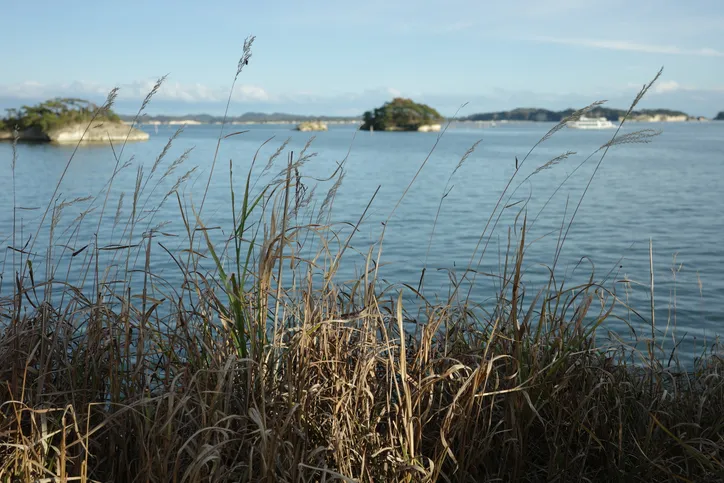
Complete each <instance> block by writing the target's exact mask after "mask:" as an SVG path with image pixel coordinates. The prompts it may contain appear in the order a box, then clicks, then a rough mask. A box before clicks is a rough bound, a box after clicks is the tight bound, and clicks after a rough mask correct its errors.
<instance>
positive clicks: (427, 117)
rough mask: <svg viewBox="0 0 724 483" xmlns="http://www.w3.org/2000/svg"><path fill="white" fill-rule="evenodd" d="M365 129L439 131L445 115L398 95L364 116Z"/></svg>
mask: <svg viewBox="0 0 724 483" xmlns="http://www.w3.org/2000/svg"><path fill="white" fill-rule="evenodd" d="M362 121H363V123H362V126H360V129H361V130H363V131H420V132H430V131H439V130H440V123H442V121H443V117H442V116H441V115H440V113H439V112H437V111H436V110H435V109H433V108H432V107H430V106H427V105H425V104H418V103H416V102H413V101H412V100H410V99H403V98H401V97H397V98H395V99H393V100H392V101H391V102H386V103H385V104H384V105H383V106H382V107H378V108H377V109H375V110H374V111H367V112H365V113H364V115H363V116H362Z"/></svg>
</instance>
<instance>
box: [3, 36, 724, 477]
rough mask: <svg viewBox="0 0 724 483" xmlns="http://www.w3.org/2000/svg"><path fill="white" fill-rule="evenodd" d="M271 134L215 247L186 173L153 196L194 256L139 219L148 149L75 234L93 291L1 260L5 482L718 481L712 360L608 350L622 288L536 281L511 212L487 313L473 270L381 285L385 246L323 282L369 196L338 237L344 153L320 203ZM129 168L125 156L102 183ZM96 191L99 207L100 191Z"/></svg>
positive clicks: (716, 366)
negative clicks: (257, 174) (176, 221)
mask: <svg viewBox="0 0 724 483" xmlns="http://www.w3.org/2000/svg"><path fill="white" fill-rule="evenodd" d="M249 46H250V42H249ZM246 58H247V62H244V64H243V65H246V64H247V63H248V56H247V57H246ZM240 65H241V63H240ZM240 69H241V68H240ZM237 75H238V73H237ZM145 104H146V103H145V102H144V106H145ZM554 129H556V128H554ZM232 135H234V134H226V135H225V134H224V132H223V131H222V132H221V133H220V135H219V143H221V142H222V141H223V139H226V138H227V137H229V136H232ZM546 136H548V135H546ZM175 138H176V135H174V137H172V138H171V139H170V140H169V146H170V144H171V143H172V142H173V141H174V139H175ZM544 139H546V138H544ZM285 146H286V144H283V145H282V146H281V147H280V148H279V150H277V152H276V153H275V154H274V155H273V156H272V158H271V159H270V160H269V161H268V163H267V164H266V165H265V166H264V168H263V170H262V171H263V173H271V172H273V171H272V170H273V169H274V168H275V166H276V167H277V169H278V175H277V176H276V177H274V178H273V180H272V181H271V182H269V183H268V184H266V185H265V186H264V187H263V188H261V189H259V188H258V187H257V185H256V182H255V180H254V179H252V171H253V168H254V166H255V164H256V162H257V159H256V156H255V157H254V159H253V161H252V167H251V168H250V169H249V172H248V173H249V174H247V175H246V177H245V181H244V183H243V188H242V189H240V190H238V192H237V189H236V188H234V187H235V186H237V187H238V186H239V185H237V184H236V183H235V182H234V176H233V163H230V165H229V175H230V181H231V182H230V189H231V200H232V201H231V206H230V209H229V218H230V223H229V226H227V227H226V230H225V237H223V238H222V239H221V240H219V237H214V236H213V233H212V230H211V228H208V227H206V226H204V224H203V221H202V220H203V206H198V207H195V206H193V205H187V204H185V203H184V200H183V199H182V197H181V196H180V194H179V193H178V190H179V187H180V186H181V185H182V184H183V183H184V182H185V181H186V180H187V179H189V173H190V172H193V169H192V170H190V171H188V172H187V174H186V175H183V176H181V177H180V178H179V180H178V182H177V183H176V184H175V185H174V186H173V188H172V190H171V191H169V192H168V193H166V194H165V196H163V202H168V200H171V201H175V202H177V203H178V205H179V214H180V217H181V219H182V220H183V231H184V233H183V235H184V236H185V239H186V242H187V243H188V245H187V246H186V248H185V249H184V250H180V251H178V252H175V251H171V250H169V249H168V248H167V247H166V245H165V244H164V242H163V241H162V240H163V237H164V236H165V235H164V234H163V233H162V231H161V230H160V229H159V228H158V225H156V226H154V224H153V223H154V222H153V219H152V218H151V219H149V218H144V216H145V215H144V214H145V213H149V210H147V209H146V208H147V207H146V202H147V201H148V200H149V199H150V194H151V193H153V191H154V190H156V189H157V187H158V186H159V181H155V178H153V176H154V172H156V173H160V172H161V171H159V170H161V169H163V168H162V167H161V166H162V165H163V163H166V161H165V160H164V159H163V158H164V155H165V154H166V153H167V152H168V149H164V151H163V153H162V155H160V156H159V158H158V159H157V160H155V162H154V164H153V169H151V170H150V171H149V173H148V174H144V171H143V170H142V169H140V168H139V170H138V176H137V182H136V189H135V191H134V192H133V193H132V194H131V195H130V196H129V198H130V199H131V201H130V202H129V203H131V204H132V210H131V214H130V215H129V216H128V218H127V220H126V221H125V223H124V221H123V218H124V217H123V216H121V215H120V213H121V206H122V205H121V203H122V199H123V198H121V200H119V203H118V209H117V212H116V213H115V218H114V223H113V229H114V230H116V229H117V230H118V232H120V233H121V235H120V236H119V240H118V243H116V244H114V245H112V246H98V245H97V244H93V243H91V244H90V245H87V246H85V247H78V246H74V247H73V248H74V251H73V257H74V259H77V260H81V261H82V262H79V263H81V264H82V272H83V273H86V274H88V276H87V277H84V279H86V280H90V282H86V285H83V284H82V283H80V282H79V283H73V281H72V280H70V279H69V280H65V281H63V279H62V277H59V276H56V277H52V276H49V277H48V278H47V280H44V281H42V280H40V279H39V277H38V275H37V274H35V273H34V271H33V270H34V269H33V267H34V266H35V265H37V263H36V264H35V265H34V264H33V263H31V262H32V258H31V257H32V255H30V254H31V253H32V252H33V249H32V246H30V247H21V248H19V249H17V250H14V251H13V253H14V254H15V255H16V256H17V258H16V259H15V260H14V262H13V273H14V274H15V277H14V283H13V285H12V293H11V294H4V295H3V297H2V298H1V299H0V324H2V332H1V333H0V381H2V384H0V481H76V480H78V481H118V482H122V481H178V482H181V481H189V482H191V481H193V482H196V481H210V482H211V481H214V482H219V481H229V482H231V481H234V482H235V481H264V482H270V481H290V482H292V481H293V482H308V481H309V482H311V481H407V482H412V481H430V482H432V481H461V482H473V481H602V480H611V481H622V482H623V481H626V482H628V481H720V480H721V478H722V476H723V475H724V464H723V463H722V461H723V459H724V439H723V437H722V435H723V434H724V433H723V430H724V381H723V380H722V370H724V364H723V363H722V361H721V359H719V358H718V357H717V356H716V354H715V353H714V352H712V353H711V354H707V355H706V356H705V357H702V358H701V359H699V360H697V361H696V364H695V366H694V367H693V368H691V369H690V370H683V369H682V368H681V367H680V366H679V365H677V364H674V365H673V366H671V365H669V364H667V363H666V362H665V361H664V360H662V359H661V358H659V357H650V356H651V355H653V354H658V349H657V340H656V339H655V333H654V336H652V339H651V340H650V341H648V342H649V345H648V347H649V353H646V354H644V353H640V352H638V351H636V350H635V349H633V348H631V347H630V346H626V345H624V344H623V343H620V344H615V345H612V346H600V345H599V344H598V343H597V331H599V330H600V328H601V327H602V326H604V325H605V323H606V320H607V319H609V318H610V317H612V316H613V315H612V314H613V307H614V305H615V304H617V303H621V301H620V300H619V299H618V297H617V296H616V293H615V292H614V291H612V290H610V289H607V288H606V287H605V286H604V285H602V284H599V283H596V282H595V281H593V280H591V281H589V282H588V283H586V284H583V285H579V286H571V287H567V286H564V285H563V283H562V282H561V281H559V280H557V279H556V278H555V276H554V274H555V270H554V269H552V270H551V278H550V282H549V284H548V285H547V286H546V287H544V288H542V289H541V290H540V291H539V292H538V293H535V294H530V293H528V290H527V287H526V285H525V283H524V276H523V275H524V274H523V271H524V270H523V266H524V265H523V262H524V260H525V259H526V247H527V245H526V240H525V235H526V233H527V231H528V229H529V224H528V223H529V222H528V220H527V214H526V212H525V210H524V209H521V211H520V218H519V222H517V223H516V226H515V227H514V228H516V230H515V231H511V232H510V233H511V235H510V237H509V240H510V242H509V250H508V253H507V256H506V257H505V262H504V263H503V265H502V269H501V273H500V274H499V275H498V277H499V280H500V283H499V288H498V290H497V292H496V293H494V294H486V295H494V304H493V307H492V309H491V308H489V307H487V308H486V310H482V308H481V304H479V303H476V302H475V301H474V300H470V297H463V296H460V294H461V293H462V290H463V289H464V287H465V285H464V280H465V279H466V277H469V276H470V275H469V274H470V273H472V271H470V270H466V271H465V272H464V273H463V274H462V277H460V278H456V277H451V286H450V291H449V296H448V297H447V298H445V299H442V300H441V301H432V300H429V299H427V298H425V296H424V294H423V293H422V292H417V291H416V290H414V289H413V288H411V287H407V286H405V285H402V284H393V285H388V284H383V283H382V280H383V279H382V275H381V272H380V270H382V269H381V268H380V263H379V258H380V253H379V252H377V253H375V249H378V250H381V249H380V248H379V245H378V246H377V247H373V248H372V249H371V250H370V251H369V252H368V253H367V255H366V256H365V257H364V260H365V270H364V271H363V273H362V275H361V276H359V277H358V278H356V279H354V280H351V281H346V282H341V281H338V278H339V277H338V276H337V275H338V274H337V271H338V269H339V267H341V266H343V264H344V263H346V260H347V259H348V257H349V256H350V255H346V254H347V253H348V252H351V251H352V250H348V248H349V247H350V246H351V242H352V240H353V235H354V233H356V229H357V227H358V226H359V225H360V223H362V220H363V219H364V217H365V213H366V210H365V211H364V212H363V214H362V216H361V217H360V221H359V222H358V223H357V224H356V226H355V229H354V230H353V231H352V232H349V230H347V231H344V229H343V228H341V227H340V226H338V225H334V224H331V223H327V222H325V220H327V219H329V218H330V216H331V215H330V213H329V210H330V209H331V206H332V204H333V199H334V196H335V195H336V192H337V189H338V188H339V186H340V183H341V182H342V179H343V177H344V170H345V165H344V162H343V163H342V164H341V165H340V167H339V168H338V169H337V170H336V171H335V173H334V174H333V176H332V178H331V180H332V186H331V188H330V189H329V191H328V192H327V194H326V197H325V198H324V201H323V203H322V204H321V206H322V210H320V212H317V213H313V212H312V208H313V207H314V206H315V205H314V201H313V200H314V195H313V193H314V190H313V189H308V187H307V186H306V185H305V183H307V182H308V180H307V178H305V177H304V176H302V175H301V174H300V170H302V169H303V166H304V163H305V162H306V161H308V160H309V159H310V157H311V155H309V154H306V148H305V151H304V152H302V153H300V154H299V155H298V156H296V157H294V155H293V154H290V156H289V159H288V162H287V163H283V164H282V165H281V166H279V163H280V160H281V159H282V157H281V156H280V153H281V152H282V150H283V149H284V147H285ZM604 148H605V147H602V149H604ZM472 149H474V147H473V148H471V151H470V152H472ZM118 151H119V152H122V148H121V149H120V150H118ZM599 151H600V150H599ZM603 152H604V153H605V150H604V151H603ZM604 155H605V154H604ZM466 156H467V155H466ZM187 157H188V152H186V153H184V155H183V156H182V158H183V159H181V158H179V159H177V160H176V161H172V162H170V163H169V166H168V168H166V173H168V172H169V170H171V169H172V168H173V169H177V168H178V167H179V166H180V164H181V163H182V162H184V161H185V160H186V158H187ZM601 160H603V157H601ZM71 161H72V158H71V160H70V161H69V163H70V162H71ZM426 161H427V160H425V161H423V166H424V163H425V162H426ZM463 161H464V159H463ZM525 161H526V160H525V159H523V161H522V162H521V163H520V166H522V165H523V164H524V163H525ZM461 162H462V161H461ZM599 163H600V161H599ZM553 164H554V163H552V164H551V166H553ZM126 166H127V163H126V162H124V161H123V160H122V159H120V158H118V159H117V167H116V169H114V171H113V173H112V174H111V176H110V180H109V183H108V184H107V185H106V186H107V190H108V191H110V189H111V186H112V184H113V179H114V177H115V176H116V174H117V172H118V171H119V170H120V169H123V168H124V167H126ZM459 167H460V165H458V167H456V168H455V169H456V170H457V169H459ZM421 169H422V167H421ZM418 174H419V171H418ZM516 174H517V172H516ZM164 176H165V175H164ZM415 176H417V174H416V175H415ZM513 177H515V175H514V176H513ZM512 181H513V180H512V179H511V183H509V184H508V185H507V187H505V188H504V190H503V193H502V194H501V197H500V200H501V201H500V202H499V204H498V206H497V207H496V208H495V210H494V213H493V214H491V217H490V222H489V224H488V226H486V228H485V231H484V232H483V233H482V234H481V238H480V240H481V242H480V244H479V245H480V247H481V252H480V253H478V254H473V255H472V257H473V258H474V257H476V256H477V255H479V256H482V255H483V253H484V251H485V247H486V246H487V240H488V239H489V236H490V234H491V233H492V230H493V229H494V227H495V225H496V224H497V222H498V220H500V217H499V216H500V213H501V212H502V210H504V209H508V208H506V207H507V206H510V205H509V204H508V203H504V202H503V201H504V199H506V197H507V196H509V193H508V187H510V186H511V185H512ZM413 182H414V180H413ZM147 187H148V189H149V190H150V192H151V193H146V188H147ZM445 192H446V193H447V192H448V190H447V188H446V189H445ZM162 195H163V193H162ZM403 196H404V195H403ZM443 196H446V195H443ZM96 201H98V202H100V203H102V210H105V207H106V204H107V202H108V197H107V193H101V194H99V195H98V197H97V198H95V199H94V200H92V201H90V202H91V203H95V202H96ZM51 203H52V202H51ZM370 203H371V202H370ZM202 204H203V201H202ZM368 207H369V205H368ZM49 209H50V208H49ZM517 209H520V207H518V208H517ZM325 210H327V211H325ZM151 211H153V210H151ZM55 215H56V213H55V210H54V211H53V216H52V217H51V219H52V221H51V231H52V229H53V228H54V227H55V226H56V223H57V222H56V219H57V217H56V216H55ZM58 216H59V215H58ZM101 218H102V215H101ZM110 218H111V217H107V219H110ZM305 220H310V221H305ZM78 223H83V219H82V218H81V219H80V220H79V221H78ZM98 223H99V225H100V223H101V222H100V220H99V222H98ZM108 223H110V222H108ZM489 228H490V230H491V231H488V230H489ZM563 228H564V227H562V229H561V231H562V233H561V237H560V238H561V241H560V242H559V247H558V250H557V254H558V253H559V251H560V249H562V245H563V241H564V240H565V236H563ZM71 231H72V230H71ZM566 232H567V230H566ZM310 240H311V241H310ZM314 240H316V242H314ZM71 242H72V243H71ZM71 242H69V243H68V244H69V245H70V244H73V245H75V244H77V240H75V239H74V240H71ZM380 242H381V240H380ZM51 243H54V242H53V240H52V236H51ZM108 250H111V252H110V253H113V257H112V260H111V262H109V263H107V266H101V264H100V261H101V260H104V258H103V257H102V253H104V252H105V253H108ZM49 253H50V250H49ZM557 254H556V255H557ZM345 255H346V256H345ZM49 257H50V255H49ZM73 257H72V258H73ZM155 257H168V258H170V259H171V260H173V262H174V263H175V265H176V266H177V267H178V276H179V278H180V279H181V280H183V283H181V284H180V285H178V286H171V285H170V283H166V282H165V281H164V279H163V278H162V277H161V274H154V273H152V271H151V268H150V267H151V266H152V264H151V261H152V260H153V259H154V258H155ZM473 258H471V263H472V259H473ZM135 260H138V262H136V261H135ZM556 261H557V257H556ZM48 264H49V266H50V265H51V264H52V260H50V259H49V260H48ZM468 281H470V280H468ZM421 285H422V282H421ZM405 293H408V294H415V293H417V295H419V298H418V300H419V304H418V305H416V306H412V305H406V303H405V302H404V300H405V298H404V294H405Z"/></svg>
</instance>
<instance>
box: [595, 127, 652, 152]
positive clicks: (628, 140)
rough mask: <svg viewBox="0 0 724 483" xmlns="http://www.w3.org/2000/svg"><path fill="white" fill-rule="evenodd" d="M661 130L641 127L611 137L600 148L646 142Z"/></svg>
mask: <svg viewBox="0 0 724 483" xmlns="http://www.w3.org/2000/svg"><path fill="white" fill-rule="evenodd" d="M662 132H663V131H661V130H656V129H641V130H638V131H634V132H629V133H626V134H623V135H621V136H617V137H614V138H612V139H611V140H610V141H608V142H607V143H606V144H604V145H602V146H601V147H600V148H599V150H600V149H606V148H609V147H612V146H619V145H621V144H648V143H650V142H651V141H653V140H654V138H655V137H657V136H659V135H660V134H661V133H662Z"/></svg>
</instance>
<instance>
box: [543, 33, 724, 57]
mask: <svg viewBox="0 0 724 483" xmlns="http://www.w3.org/2000/svg"><path fill="white" fill-rule="evenodd" d="M530 40H533V41H536V42H547V43H552V44H564V45H575V46H579V47H591V48H597V49H606V50H623V51H629V52H643V53H647V54H666V55H693V56H700V57H724V52H722V51H720V50H716V49H712V48H708V47H703V48H699V49H684V48H679V47H675V46H671V45H653V44H640V43H636V42H628V41H625V40H597V39H581V38H559V37H547V36H540V37H533V38H531V39H530Z"/></svg>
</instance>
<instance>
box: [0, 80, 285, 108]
mask: <svg viewBox="0 0 724 483" xmlns="http://www.w3.org/2000/svg"><path fill="white" fill-rule="evenodd" d="M155 83H156V81H155V80H152V79H146V80H139V81H134V82H130V83H126V84H121V85H119V86H118V87H119V88H120V90H119V91H118V98H119V99H123V100H129V101H133V100H138V101H141V100H142V99H143V98H145V97H146V95H147V94H148V93H149V92H150V91H151V89H153V86H154V84H155ZM112 87H113V86H108V85H102V84H98V83H94V82H83V81H75V82H70V83H59V84H43V83H40V82H37V81H25V82H19V83H16V84H6V85H0V96H2V97H9V98H15V99H21V100H28V99H33V100H37V99H47V98H51V97H83V98H90V99H94V100H97V99H99V98H104V97H105V96H106V95H107V94H108V92H110V90H111V88H112ZM228 96H229V88H228V87H212V86H206V85H203V84H182V83H180V82H172V81H166V82H164V84H163V85H162V86H161V88H160V89H159V91H158V93H157V94H156V96H155V99H158V100H165V101H181V102H186V103H197V102H222V101H225V100H226V99H227V98H228ZM232 99H233V100H235V101H240V102H266V101H271V100H273V99H272V96H271V95H270V94H269V93H268V92H267V91H265V90H264V89H263V88H261V87H259V86H254V85H237V86H236V88H235V89H234V93H233V95H232Z"/></svg>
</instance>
